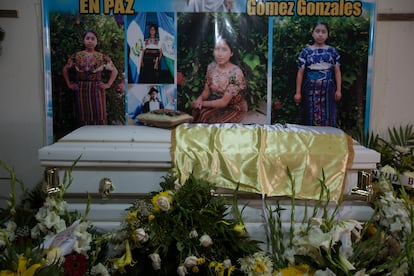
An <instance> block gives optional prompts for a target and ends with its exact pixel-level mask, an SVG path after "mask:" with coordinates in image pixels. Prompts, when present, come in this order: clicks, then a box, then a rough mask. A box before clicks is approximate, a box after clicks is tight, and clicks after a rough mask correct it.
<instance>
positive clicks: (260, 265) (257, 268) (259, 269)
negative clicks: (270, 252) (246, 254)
mask: <svg viewBox="0 0 414 276" xmlns="http://www.w3.org/2000/svg"><path fill="white" fill-rule="evenodd" d="M253 271H254V272H258V273H264V272H265V271H266V265H265V264H264V263H263V262H257V263H255V264H254V268H253Z"/></svg>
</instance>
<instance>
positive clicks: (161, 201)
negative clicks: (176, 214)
mask: <svg viewBox="0 0 414 276" xmlns="http://www.w3.org/2000/svg"><path fill="white" fill-rule="evenodd" d="M151 202H152V205H153V206H154V210H155V211H157V212H159V211H160V210H162V211H168V209H169V208H170V204H171V203H172V197H171V195H170V192H169V191H163V192H159V193H158V194H157V195H155V196H154V197H153V198H152V199H151Z"/></svg>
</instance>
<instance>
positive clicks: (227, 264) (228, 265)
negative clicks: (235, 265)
mask: <svg viewBox="0 0 414 276" xmlns="http://www.w3.org/2000/svg"><path fill="white" fill-rule="evenodd" d="M223 264H224V268H225V269H228V268H230V267H231V260H230V259H225V260H224V261H223Z"/></svg>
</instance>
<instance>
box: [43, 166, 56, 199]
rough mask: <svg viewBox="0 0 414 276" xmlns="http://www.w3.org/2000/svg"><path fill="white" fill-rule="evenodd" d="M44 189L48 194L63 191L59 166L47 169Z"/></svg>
mask: <svg viewBox="0 0 414 276" xmlns="http://www.w3.org/2000/svg"><path fill="white" fill-rule="evenodd" d="M42 190H43V192H44V193H46V194H47V195H51V194H54V193H57V192H60V191H61V186H60V182H59V170H58V169H57V168H46V169H45V171H44V179H43V185H42Z"/></svg>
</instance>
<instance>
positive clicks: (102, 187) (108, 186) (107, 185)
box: [99, 177, 115, 199]
mask: <svg viewBox="0 0 414 276" xmlns="http://www.w3.org/2000/svg"><path fill="white" fill-rule="evenodd" d="M114 190H115V187H114V185H113V183H112V180H111V179H110V178H109V177H104V178H102V179H101V181H99V193H100V194H101V197H102V199H108V197H109V194H110V193H111V192H113V191H114Z"/></svg>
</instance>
